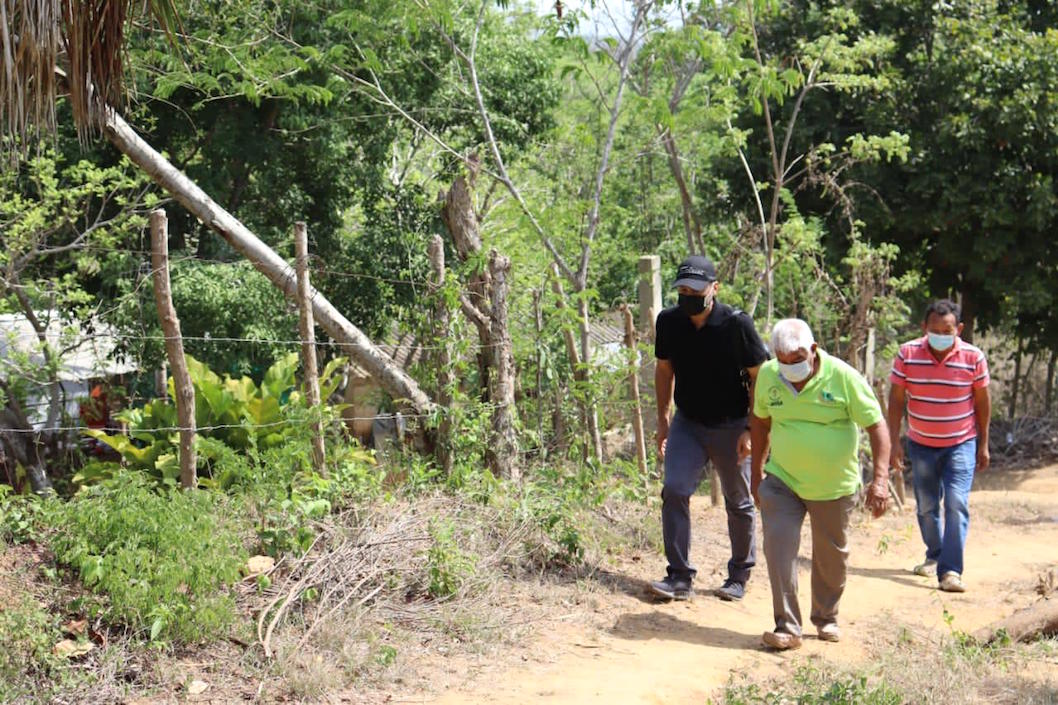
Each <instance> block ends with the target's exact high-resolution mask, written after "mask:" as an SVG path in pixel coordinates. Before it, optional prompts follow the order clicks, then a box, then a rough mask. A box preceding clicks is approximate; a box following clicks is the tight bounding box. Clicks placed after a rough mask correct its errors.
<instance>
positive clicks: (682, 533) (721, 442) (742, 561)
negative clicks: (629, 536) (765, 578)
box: [661, 411, 756, 584]
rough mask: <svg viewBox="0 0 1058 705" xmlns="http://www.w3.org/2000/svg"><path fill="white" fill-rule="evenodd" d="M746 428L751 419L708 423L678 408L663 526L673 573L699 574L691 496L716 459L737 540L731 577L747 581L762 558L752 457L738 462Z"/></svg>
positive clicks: (671, 433)
mask: <svg viewBox="0 0 1058 705" xmlns="http://www.w3.org/2000/svg"><path fill="white" fill-rule="evenodd" d="M745 428H746V421H745V419H738V420H735V421H730V422H726V423H723V424H719V425H716V426H704V425H702V424H700V423H698V422H697V421H693V420H691V419H688V418H687V417H686V416H684V415H683V414H681V413H680V412H678V411H677V412H676V416H675V417H674V418H673V419H672V423H671V425H670V427H669V439H668V444H667V445H666V448H665V484H664V487H663V488H662V490H661V500H662V503H661V528H662V532H663V534H664V537H665V557H666V558H668V560H669V568H668V573H669V575H670V576H672V577H675V578H691V579H693V578H694V576H695V573H697V570H696V569H695V567H694V566H693V565H691V562H690V553H691V495H693V494H694V493H695V490H697V489H698V485H699V483H700V482H701V481H702V475H703V473H704V472H705V464H706V463H707V462H711V463H712V464H713V465H714V466H715V467H716V473H717V475H718V476H719V478H720V489H721V490H722V491H723V493H724V505H725V506H726V507H727V534H728V537H729V538H730V539H731V560H729V561H728V562H727V573H728V577H730V578H731V579H732V580H738V581H740V582H742V583H743V584H745V582H746V581H747V580H749V571H750V569H751V568H752V567H753V566H754V564H755V562H756V537H755V536H754V533H753V517H754V509H753V496H752V495H751V494H750V491H749V458H748V457H747V458H746V459H745V460H743V461H742V462H741V463H740V462H739V461H738V437H739V435H740V434H741V433H742V432H743V431H744V430H745Z"/></svg>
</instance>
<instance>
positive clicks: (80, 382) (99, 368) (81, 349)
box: [0, 311, 137, 428]
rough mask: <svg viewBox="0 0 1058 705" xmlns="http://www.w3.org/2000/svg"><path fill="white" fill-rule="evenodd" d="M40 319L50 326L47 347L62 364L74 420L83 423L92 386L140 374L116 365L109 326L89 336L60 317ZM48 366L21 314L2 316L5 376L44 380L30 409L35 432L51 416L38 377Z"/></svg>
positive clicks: (0, 369)
mask: <svg viewBox="0 0 1058 705" xmlns="http://www.w3.org/2000/svg"><path fill="white" fill-rule="evenodd" d="M37 315H38V318H39V320H40V321H41V322H42V323H45V324H46V327H45V336H46V337H47V340H48V344H49V345H50V346H51V348H52V350H53V351H55V354H56V355H57V357H58V358H59V360H60V362H61V364H60V366H59V374H58V377H59V380H60V382H61V383H62V388H63V395H64V398H65V408H66V413H67V414H68V415H69V416H70V417H71V418H72V419H76V418H77V417H78V411H79V409H78V400H79V399H80V398H82V397H85V396H87V395H88V392H89V386H88V385H89V382H90V381H91V380H93V379H100V378H109V377H114V376H116V375H120V374H125V373H128V372H134V371H136V369H137V368H136V367H135V366H134V365H132V364H130V363H128V362H120V361H118V360H116V359H114V350H115V348H116V347H117V338H116V337H115V334H114V331H113V329H111V328H110V327H109V326H105V325H103V324H102V323H98V324H95V325H93V327H92V328H93V330H91V331H87V330H83V329H82V328H81V325H80V323H79V322H77V321H64V320H62V317H61V316H60V315H59V314H58V312H56V311H42V312H41V313H39V314H37ZM43 365H44V353H43V352H42V350H41V343H40V340H38V338H37V332H36V331H35V330H34V329H33V326H32V324H30V322H29V320H28V319H27V318H26V317H25V316H24V315H22V314H20V313H4V314H0V376H15V375H19V376H23V377H27V378H31V379H33V380H34V382H37V381H38V380H39V383H35V384H33V385H32V387H33V389H32V391H31V392H30V395H29V398H28V399H27V400H26V409H25V411H26V415H27V416H28V417H29V419H30V421H32V422H33V425H34V427H35V428H40V427H41V426H42V425H43V423H44V421H45V420H46V418H47V412H48V397H47V389H46V384H44V382H45V379H46V378H45V376H44V375H43V374H42V373H41V372H39V370H40V369H41V368H42V366H43Z"/></svg>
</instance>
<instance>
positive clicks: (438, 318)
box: [428, 235, 456, 477]
mask: <svg viewBox="0 0 1058 705" xmlns="http://www.w3.org/2000/svg"><path fill="white" fill-rule="evenodd" d="M428 254H429V257H430V268H431V269H432V270H433V281H432V282H431V283H430V288H431V289H432V290H433V293H434V296H435V297H436V298H437V302H436V303H435V305H434V322H433V323H434V324H433V334H434V344H435V345H437V346H438V347H437V396H436V399H437V405H438V406H440V407H441V423H440V424H439V425H438V428H437V460H438V462H439V463H440V464H441V469H442V470H443V471H444V474H445V477H449V476H450V475H451V474H452V468H453V466H454V464H455V463H454V460H455V459H454V457H453V455H452V388H453V387H454V386H455V383H456V379H455V372H454V370H453V369H452V353H451V351H450V350H449V347H448V339H449V325H450V321H451V317H450V316H449V312H448V304H447V302H446V301H445V296H444V286H445V246H444V240H443V239H442V238H441V236H440V235H434V236H433V238H432V239H431V240H430V245H429V248H428Z"/></svg>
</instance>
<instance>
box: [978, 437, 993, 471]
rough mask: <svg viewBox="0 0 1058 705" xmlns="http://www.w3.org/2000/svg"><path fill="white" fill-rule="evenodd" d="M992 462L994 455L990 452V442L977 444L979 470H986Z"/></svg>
mask: <svg viewBox="0 0 1058 705" xmlns="http://www.w3.org/2000/svg"><path fill="white" fill-rule="evenodd" d="M991 462H992V456H991V455H989V454H988V444H987V443H978V444H977V472H984V471H985V470H987V469H988V466H989V464H990V463H991Z"/></svg>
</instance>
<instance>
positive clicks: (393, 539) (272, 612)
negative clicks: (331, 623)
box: [257, 508, 429, 658]
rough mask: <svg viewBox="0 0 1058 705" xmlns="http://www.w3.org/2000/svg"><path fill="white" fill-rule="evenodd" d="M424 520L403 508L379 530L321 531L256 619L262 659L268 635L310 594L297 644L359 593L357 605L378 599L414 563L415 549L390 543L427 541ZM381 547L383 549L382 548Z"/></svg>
mask: <svg viewBox="0 0 1058 705" xmlns="http://www.w3.org/2000/svg"><path fill="white" fill-rule="evenodd" d="M428 520H429V517H428V516H426V515H424V514H415V513H413V512H412V510H411V509H410V508H406V509H404V510H403V511H400V512H398V513H397V514H396V515H394V516H393V517H392V520H391V521H390V522H388V523H385V524H382V525H381V526H374V525H366V526H362V527H348V528H347V527H341V526H336V525H329V526H323V527H321V530H320V533H319V535H318V536H317V539H316V541H315V542H314V543H313V545H312V547H311V548H310V549H309V551H308V552H307V553H306V554H305V555H304V556H303V557H301V558H299V559H296V560H294V561H291V564H290V565H291V567H290V569H289V572H287V573H286V574H285V575H284V576H283V577H282V578H281V579H279V580H277V581H276V583H274V590H273V591H271V592H272V593H273V596H272V598H271V600H270V601H269V602H268V604H267V605H266V606H265V607H264V608H263V609H262V610H261V611H260V614H259V615H258V619H257V638H258V641H259V642H260V644H261V646H262V647H263V648H264V652H265V655H266V656H268V657H269V658H271V657H272V656H273V655H274V652H273V649H272V635H273V633H274V632H275V630H276V628H277V627H278V626H279V625H280V624H281V623H282V622H283V621H284V620H285V619H287V618H288V617H289V616H290V614H291V612H292V610H294V609H295V608H297V607H299V606H302V605H303V604H305V603H307V602H309V601H310V600H309V599H307V598H309V597H310V596H311V597H313V598H314V599H315V610H314V614H313V616H312V617H311V619H310V618H309V617H308V616H307V615H306V620H307V622H308V630H307V631H306V633H305V635H304V636H303V637H302V642H301V643H303V642H304V640H305V639H307V637H308V636H309V635H310V634H311V633H312V631H313V630H315V629H316V627H317V626H318V625H319V624H320V623H321V622H322V621H324V620H326V619H327V618H329V617H331V616H333V615H334V613H335V612H337V611H338V610H340V609H341V608H342V606H344V605H345V604H346V603H347V602H349V601H350V600H352V599H353V598H354V597H356V596H357V595H362V591H366V593H367V596H366V597H364V596H362V597H361V599H360V600H359V601H358V602H357V604H358V605H362V604H364V603H366V602H367V601H368V600H370V599H371V597H372V596H374V595H377V594H378V592H380V591H381V589H382V585H383V584H384V581H385V579H386V577H387V576H388V575H391V574H393V573H394V572H400V571H401V570H402V569H403V570H407V569H408V568H409V567H410V566H408V565H407V563H409V562H410V561H411V560H414V558H413V557H414V555H415V554H416V551H415V550H414V548H411V547H399V546H397V545H395V544H417V543H419V544H421V543H424V542H426V541H428V540H429V534H428V533H427V530H426V528H427V526H426V525H427V523H428ZM382 546H386V547H387V548H386V549H385V550H382V549H381V547H382ZM310 591H312V592H310ZM299 645H300V644H299Z"/></svg>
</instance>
